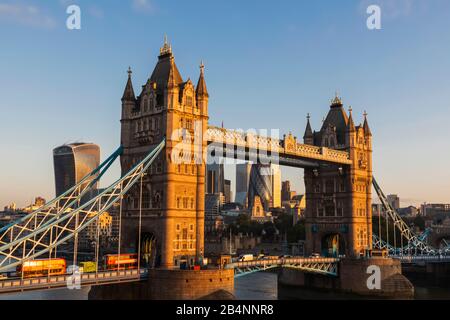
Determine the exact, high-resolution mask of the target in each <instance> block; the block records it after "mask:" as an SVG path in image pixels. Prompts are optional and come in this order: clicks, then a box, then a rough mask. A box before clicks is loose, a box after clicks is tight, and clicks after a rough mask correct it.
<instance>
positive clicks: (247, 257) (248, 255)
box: [238, 254, 255, 262]
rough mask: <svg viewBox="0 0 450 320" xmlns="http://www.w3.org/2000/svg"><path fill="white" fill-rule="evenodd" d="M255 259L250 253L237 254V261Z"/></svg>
mask: <svg viewBox="0 0 450 320" xmlns="http://www.w3.org/2000/svg"><path fill="white" fill-rule="evenodd" d="M253 260H255V257H254V256H253V255H252V254H242V255H240V256H239V258H238V261H239V262H243V261H253Z"/></svg>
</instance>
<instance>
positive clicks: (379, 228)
mask: <svg viewBox="0 0 450 320" xmlns="http://www.w3.org/2000/svg"><path fill="white" fill-rule="evenodd" d="M378 239H380V249H383V247H382V245H381V210H379V211H378Z"/></svg>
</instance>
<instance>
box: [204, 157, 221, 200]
mask: <svg viewBox="0 0 450 320" xmlns="http://www.w3.org/2000/svg"><path fill="white" fill-rule="evenodd" d="M224 189H225V174H224V165H223V163H213V164H208V165H207V166H206V193H209V194H220V193H222V194H223V193H224Z"/></svg>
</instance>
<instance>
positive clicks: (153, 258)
mask: <svg viewBox="0 0 450 320" xmlns="http://www.w3.org/2000/svg"><path fill="white" fill-rule="evenodd" d="M136 247H137V246H136ZM140 254H141V265H142V266H143V267H146V268H156V267H159V266H160V264H161V248H160V244H159V242H158V239H157V237H156V236H155V235H154V234H153V233H152V232H144V233H142V235H141V250H140Z"/></svg>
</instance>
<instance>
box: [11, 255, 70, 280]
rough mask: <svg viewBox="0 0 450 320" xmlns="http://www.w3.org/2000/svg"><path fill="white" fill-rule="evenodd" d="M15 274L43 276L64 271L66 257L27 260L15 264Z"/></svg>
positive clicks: (31, 276)
mask: <svg viewBox="0 0 450 320" xmlns="http://www.w3.org/2000/svg"><path fill="white" fill-rule="evenodd" d="M16 271H17V274H18V275H20V276H22V277H24V278H34V277H45V276H48V275H50V276H53V275H60V274H65V273H66V259H62V258H57V259H38V260H28V261H25V262H24V263H23V264H21V265H19V266H17V269H16Z"/></svg>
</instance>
